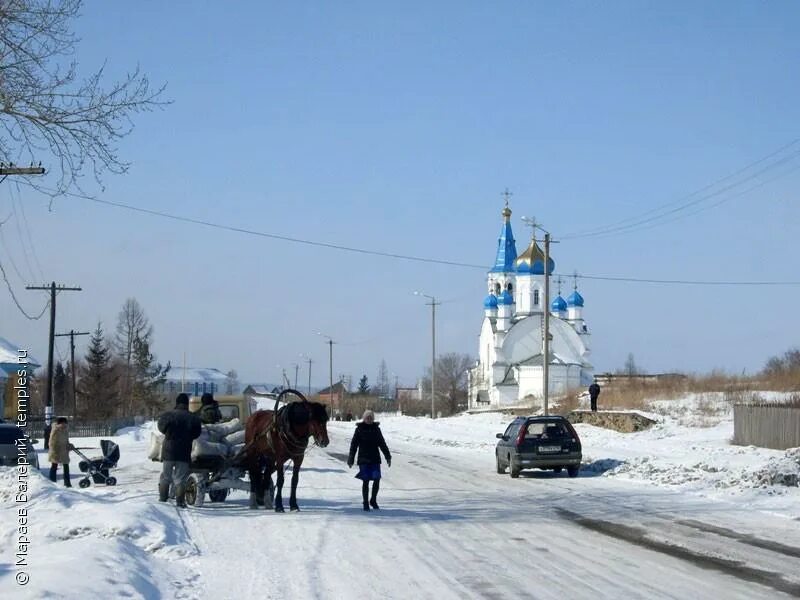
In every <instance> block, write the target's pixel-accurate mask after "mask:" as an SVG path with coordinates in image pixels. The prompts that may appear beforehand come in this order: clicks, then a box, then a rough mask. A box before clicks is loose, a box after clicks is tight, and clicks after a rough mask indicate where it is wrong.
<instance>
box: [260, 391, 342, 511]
mask: <svg viewBox="0 0 800 600" xmlns="http://www.w3.org/2000/svg"><path fill="white" fill-rule="evenodd" d="M288 393H291V394H294V395H296V396H298V397H300V398H301V401H300V402H290V403H289V404H286V405H285V406H283V407H282V408H281V409H280V410H278V411H268V410H259V411H256V412H255V413H253V414H252V415H251V416H250V418H249V419H248V420H247V426H246V428H245V448H246V449H247V451H246V452H247V455H246V460H247V469H248V472H249V474H250V508H258V505H259V504H263V503H265V500H264V492H265V488H266V485H265V484H266V482H269V481H270V478H271V477H272V472H273V471H277V475H278V476H277V482H276V488H277V489H276V491H275V512H284V510H283V499H282V497H281V492H282V489H283V465H284V463H286V461H288V460H291V461H292V465H293V470H292V492H291V495H290V496H289V510H292V511H295V510H300V508H299V507H298V506H297V480H298V478H299V476H300V466H301V465H302V464H303V458H304V457H305V452H306V448H307V447H308V440H309V438H311V437H313V438H314V443H315V444H317V445H318V446H321V447H322V448H324V447H325V446H327V445H328V429H327V423H328V412H327V410H326V409H325V405H324V404H320V403H319V402H309V401H308V400H306V399H305V397H304V396H303V395H302V394H301V393H300V392H298V391H295V390H284V391H283V392H281V394H280V395H279V396H278V401H279V400H281V399H282V397H283V396H284V395H285V394H288ZM278 401H276V402H275V407H276V409H277V407H278Z"/></svg>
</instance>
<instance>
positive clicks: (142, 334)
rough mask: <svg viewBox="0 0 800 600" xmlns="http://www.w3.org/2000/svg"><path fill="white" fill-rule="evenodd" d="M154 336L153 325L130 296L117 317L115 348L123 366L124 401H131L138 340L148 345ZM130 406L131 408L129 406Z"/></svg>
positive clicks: (122, 390) (121, 381) (121, 390)
mask: <svg viewBox="0 0 800 600" xmlns="http://www.w3.org/2000/svg"><path fill="white" fill-rule="evenodd" d="M152 336H153V326H152V325H150V321H149V320H148V318H147V315H145V313H144V310H143V309H142V307H141V305H140V304H139V302H138V301H137V300H136V298H128V299H127V300H125V303H124V304H123V305H122V310H120V311H119V315H118V317H117V335H116V337H115V338H114V350H115V352H116V353H117V356H118V357H119V359H120V362H121V363H122V367H123V373H122V377H120V383H121V389H120V392H121V396H122V402H123V404H125V403H126V402H130V401H131V396H130V391H131V372H132V368H133V360H134V352H135V351H136V343H137V342H136V341H137V340H140V341H141V342H145V343H147V344H148V345H149V344H150V342H151V338H152ZM128 408H131V407H130V406H128Z"/></svg>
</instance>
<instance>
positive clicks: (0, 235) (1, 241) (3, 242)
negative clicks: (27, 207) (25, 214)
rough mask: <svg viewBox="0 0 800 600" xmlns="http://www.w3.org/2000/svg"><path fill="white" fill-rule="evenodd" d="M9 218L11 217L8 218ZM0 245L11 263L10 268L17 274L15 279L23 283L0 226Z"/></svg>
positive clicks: (23, 279)
mask: <svg viewBox="0 0 800 600" xmlns="http://www.w3.org/2000/svg"><path fill="white" fill-rule="evenodd" d="M9 218H11V217H9ZM0 244H1V245H2V246H3V249H4V250H5V251H6V256H7V257H8V260H9V262H10V263H11V268H12V269H14V273H16V274H17V277H19V278H20V280H21V281H25V277H24V276H23V275H22V273H21V272H20V270H19V268H18V267H17V263H16V262H14V257H13V256H11V250H9V249H8V246H7V245H6V236H5V235H4V234H3V227H2V226H0Z"/></svg>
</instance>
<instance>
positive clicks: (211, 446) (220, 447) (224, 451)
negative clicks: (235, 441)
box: [192, 437, 230, 460]
mask: <svg viewBox="0 0 800 600" xmlns="http://www.w3.org/2000/svg"><path fill="white" fill-rule="evenodd" d="M229 452H230V450H229V446H228V444H226V443H224V442H209V441H208V440H204V439H203V438H202V437H199V438H197V439H196V440H195V441H194V442H192V460H197V458H198V457H200V456H222V457H227V456H228V453H229Z"/></svg>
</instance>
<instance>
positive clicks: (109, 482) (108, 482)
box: [106, 477, 117, 485]
mask: <svg viewBox="0 0 800 600" xmlns="http://www.w3.org/2000/svg"><path fill="white" fill-rule="evenodd" d="M106 485H117V478H116V477H109V478H107V479H106Z"/></svg>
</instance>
